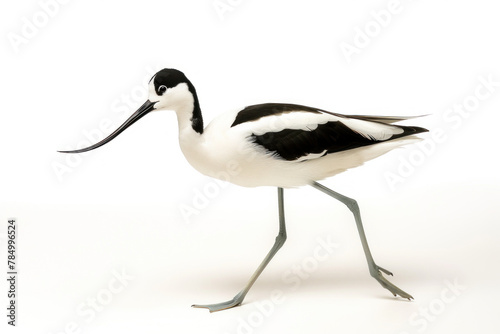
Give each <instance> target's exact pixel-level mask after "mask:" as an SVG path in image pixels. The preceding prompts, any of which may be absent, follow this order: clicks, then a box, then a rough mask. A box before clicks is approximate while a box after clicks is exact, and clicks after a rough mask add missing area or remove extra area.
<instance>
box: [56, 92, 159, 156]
mask: <svg viewBox="0 0 500 334" xmlns="http://www.w3.org/2000/svg"><path fill="white" fill-rule="evenodd" d="M155 104H156V102H151V101H149V100H147V101H146V102H145V103H144V104H143V105H142V106H141V107H140V108H139V109H138V110H137V111H136V112H135V113H133V114H132V116H130V117H129V118H128V119H127V120H126V121H125V122H124V123H123V124H122V125H120V127H119V128H118V129H116V130H115V131H114V132H113V133H112V134H110V135H109V136H107V137H106V138H104V139H103V140H101V141H100V142H98V143H96V144H94V145H91V146H89V147H85V148H81V149H78V150H73V151H57V152H60V153H82V152H87V151H90V150H93V149H95V148H98V147H100V146H102V145H104V144H107V143H109V142H110V141H111V140H113V139H114V138H115V137H116V136H118V135H119V134H120V133H122V132H123V131H124V130H125V129H126V128H128V127H129V126H131V125H132V124H134V123H135V122H137V121H138V120H139V119H141V118H142V117H143V116H144V115H146V114H147V113H149V112H150V111H152V110H153V109H154V106H155Z"/></svg>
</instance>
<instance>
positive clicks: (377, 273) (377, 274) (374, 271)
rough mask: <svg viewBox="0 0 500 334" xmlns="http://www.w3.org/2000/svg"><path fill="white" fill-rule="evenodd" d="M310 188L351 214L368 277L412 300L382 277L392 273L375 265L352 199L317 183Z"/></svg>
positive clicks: (358, 213)
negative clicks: (342, 204)
mask: <svg viewBox="0 0 500 334" xmlns="http://www.w3.org/2000/svg"><path fill="white" fill-rule="evenodd" d="M311 186H313V187H314V188H316V189H318V190H320V191H322V192H324V193H325V194H327V195H329V196H331V197H333V198H335V199H337V200H339V201H340V202H342V203H344V204H345V205H346V206H347V207H348V208H349V210H351V212H352V213H353V215H354V219H355V220H356V226H357V228H358V233H359V237H360V239H361V244H362V245H363V250H364V252H365V257H366V261H367V262H368V268H369V270H370V275H371V276H372V277H373V278H375V279H376V280H377V281H378V282H379V283H380V284H381V285H382V286H383V287H384V288H386V289H387V290H389V291H390V292H391V293H392V294H393V295H394V296H396V295H400V296H401V297H403V298H407V299H408V300H410V299H413V297H412V296H411V295H410V294H408V293H406V292H404V291H403V290H401V289H400V288H398V287H397V286H395V285H394V284H392V283H391V282H389V281H388V280H387V279H386V278H385V277H384V276H382V273H381V272H383V273H385V274H387V275H390V276H392V273H391V272H390V271H388V270H386V269H384V268H382V267H379V266H377V265H376V264H375V261H374V260H373V256H372V254H371V252H370V248H369V247H368V241H367V240H366V235H365V231H364V229H363V223H362V222H361V214H360V212H359V206H358V203H357V202H356V201H355V200H354V199H352V198H349V197H346V196H344V195H342V194H339V193H337V192H335V191H333V190H331V189H329V188H327V187H325V186H323V185H321V184H319V183H317V182H313V183H312V184H311Z"/></svg>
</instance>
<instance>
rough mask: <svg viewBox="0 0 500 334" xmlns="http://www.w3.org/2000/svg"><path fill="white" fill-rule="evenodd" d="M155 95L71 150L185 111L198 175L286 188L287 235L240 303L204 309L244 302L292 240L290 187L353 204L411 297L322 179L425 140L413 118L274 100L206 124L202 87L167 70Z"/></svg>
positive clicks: (182, 136)
mask: <svg viewBox="0 0 500 334" xmlns="http://www.w3.org/2000/svg"><path fill="white" fill-rule="evenodd" d="M149 90H150V93H149V96H150V99H149V100H148V101H147V102H146V103H144V104H143V106H141V107H140V108H139V110H137V111H136V112H135V113H134V114H133V115H132V116H131V117H130V118H129V119H128V120H127V121H125V123H124V124H123V125H121V126H120V127H119V128H118V129H117V130H115V131H114V132H113V133H112V134H110V135H109V136H108V137H107V138H105V139H103V140H102V141H100V142H99V143H96V144H94V145H92V146H90V147H87V148H83V149H79V150H75V151H63V152H66V153H80V152H85V151H88V150H92V149H94V148H97V147H99V146H102V145H104V144H106V143H107V142H109V141H111V140H112V139H113V138H115V137H116V136H117V135H119V134H120V133H121V132H122V131H123V130H125V129H126V128H127V127H128V126H130V125H131V124H133V123H134V122H136V121H137V120H138V119H140V118H141V117H143V116H144V115H146V114H147V113H149V112H150V111H152V110H158V109H169V110H174V111H175V112H176V114H177V120H178V125H179V144H180V147H181V150H182V152H183V154H184V156H185V157H186V159H187V160H188V161H189V163H190V164H191V165H192V166H193V167H194V168H196V169H197V170H198V171H200V172H201V173H203V174H205V175H208V176H210V177H214V178H218V179H222V180H224V181H229V182H231V183H234V184H237V185H241V186H246V187H255V186H275V187H278V200H279V209H280V211H279V213H280V233H279V234H278V237H277V239H276V243H275V245H274V246H273V248H272V249H271V251H270V253H269V254H268V256H266V258H265V259H264V261H263V263H262V264H261V266H260V267H259V268H258V269H257V271H256V273H255V274H254V275H253V276H252V278H251V280H250V282H249V283H248V284H247V286H246V287H245V288H244V289H243V290H242V291H241V292H240V293H239V294H238V295H236V296H235V298H234V299H233V300H231V301H228V302H225V303H219V304H213V305H199V307H207V308H209V309H210V311H217V310H221V309H225V308H229V307H233V306H236V305H239V304H240V303H241V302H242V301H243V298H244V297H245V295H246V293H247V292H248V290H249V289H250V287H251V286H252V285H253V283H254V282H255V280H256V279H257V277H258V276H259V274H260V273H261V272H262V270H263V269H264V267H265V266H266V265H267V263H268V262H269V261H270V260H271V258H272V257H273V256H274V254H275V253H276V252H277V251H278V249H279V248H280V247H281V245H282V244H283V243H284V241H285V239H286V231H285V224H284V209H283V188H290V187H298V186H304V185H310V186H313V187H315V188H316V189H318V190H320V191H322V192H324V193H326V194H328V195H330V196H332V197H334V198H336V199H338V200H340V201H341V202H343V203H344V204H346V205H347V206H348V207H349V209H350V210H351V211H352V212H353V213H354V215H355V219H356V223H357V227H358V230H359V233H360V237H361V241H362V244H363V249H364V251H365V255H366V257H367V261H368V265H369V269H370V273H371V274H372V276H373V277H375V278H376V279H377V280H378V281H379V283H380V284H382V285H383V286H384V287H385V288H387V289H389V290H390V291H391V292H392V293H393V294H394V295H396V294H399V295H401V296H403V297H405V298H408V299H410V298H411V296H410V295H409V294H407V293H405V292H404V291H402V290H400V289H399V288H397V287H396V286H394V285H392V284H391V283H390V282H388V281H387V280H386V279H385V278H384V277H383V276H382V275H381V273H380V272H381V271H382V272H384V273H386V274H390V272H388V271H387V270H385V269H383V268H381V267H379V266H377V265H376V264H375V262H374V261H373V258H372V256H371V253H370V251H369V248H368V244H367V241H366V237H365V235H364V231H363V228H362V224H361V218H360V215H359V209H358V208H357V204H356V202H355V201H354V200H352V199H350V198H348V197H345V196H343V195H340V194H338V193H335V192H333V191H332V190H330V189H328V188H326V187H324V186H322V185H320V184H318V183H317V182H316V181H319V180H323V179H325V178H327V177H331V176H333V175H335V174H338V173H340V172H343V171H345V170H347V169H349V168H353V167H357V166H360V165H362V164H363V163H364V162H366V161H368V160H371V159H373V158H376V157H378V156H380V155H382V154H384V153H386V152H389V151H390V150H392V149H394V148H396V147H399V146H402V145H405V144H410V143H413V142H415V141H418V140H420V139H419V138H418V137H416V136H415V135H416V134H418V133H422V132H425V131H427V130H426V129H423V128H420V127H415V126H400V125H394V124H392V123H394V122H398V121H402V120H405V119H408V118H411V117H387V116H346V115H341V114H337V113H332V112H328V111H325V110H321V109H317V108H311V107H307V106H301V105H295V104H284V103H266V104H258V105H253V106H248V107H245V108H244V109H242V110H239V111H235V112H228V113H224V114H221V115H220V116H218V117H216V118H215V119H214V120H213V121H212V122H211V123H210V124H209V125H208V126H207V127H204V125H203V124H204V123H203V117H202V114H201V108H200V103H199V100H198V96H197V94H196V90H195V88H194V86H193V84H192V83H191V82H190V81H189V80H188V79H187V78H186V77H185V76H184V74H183V73H182V72H180V71H178V70H174V69H164V70H161V71H160V72H158V73H157V74H156V75H155V76H154V77H153V78H152V79H151V81H150V83H149Z"/></svg>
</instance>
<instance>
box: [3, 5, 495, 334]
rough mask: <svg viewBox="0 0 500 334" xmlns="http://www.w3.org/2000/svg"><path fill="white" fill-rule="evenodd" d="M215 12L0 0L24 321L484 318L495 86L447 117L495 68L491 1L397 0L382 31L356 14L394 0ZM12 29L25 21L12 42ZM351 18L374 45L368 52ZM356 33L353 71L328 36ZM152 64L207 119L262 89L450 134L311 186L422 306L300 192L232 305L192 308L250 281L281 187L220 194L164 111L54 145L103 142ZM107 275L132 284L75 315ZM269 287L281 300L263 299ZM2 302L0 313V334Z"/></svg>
mask: <svg viewBox="0 0 500 334" xmlns="http://www.w3.org/2000/svg"><path fill="white" fill-rule="evenodd" d="M226 1H227V2H226ZM42 2H43V1H42ZM221 3H228V4H229V5H228V6H231V10H228V11H226V12H224V13H222V15H221V13H218V11H217V10H216V9H215V8H214V2H213V1H212V0H206V1H152V0H145V1H140V2H139V1H137V2H135V3H134V4H129V3H127V4H125V2H123V1H106V2H102V1H69V2H68V3H66V4H60V5H58V8H55V7H54V6H52V7H51V10H52V17H49V18H48V20H47V22H44V20H43V19H44V16H43V15H44V14H40V12H42V7H41V6H40V4H39V2H38V1H35V0H28V1H22V2H15V3H14V2H10V3H9V4H8V5H7V4H6V3H5V2H4V3H3V4H2V8H1V9H0V22H2V24H1V29H2V42H1V48H2V62H1V64H0V67H1V73H2V74H1V80H0V84H1V92H2V98H1V100H0V103H1V107H0V110H1V121H0V143H1V144H0V156H1V159H2V160H1V164H0V178H1V179H0V221H1V222H2V223H1V225H0V226H1V231H0V232H1V233H2V234H3V235H2V237H3V238H2V247H1V254H2V255H1V258H2V259H1V261H0V262H1V263H5V258H6V247H5V231H6V221H7V219H8V218H9V217H16V218H17V220H18V224H19V240H18V255H19V272H20V276H19V286H18V292H19V299H18V303H19V309H18V324H19V326H18V327H17V328H16V329H17V331H21V332H30V333H35V332H36V333H71V332H74V333H110V332H112V333H114V332H119V333H129V332H130V333H137V332H139V331H140V332H145V331H147V332H151V333H304V332H312V333H332V332H337V333H359V332H372V333H373V332H376V333H378V332H380V333H398V334H399V333H451V332H453V333H470V332H472V331H475V332H476V331H488V332H495V331H498V329H499V326H498V322H497V321H496V317H497V315H498V300H499V297H500V289H499V288H498V281H499V279H500V270H499V265H498V254H499V251H500V246H498V245H499V244H500V243H499V237H500V235H499V234H500V228H499V224H498V223H499V218H498V217H499V213H500V212H499V209H498V200H499V199H500V198H499V189H500V182H499V179H498V176H497V175H498V174H497V171H498V163H497V161H498V160H497V158H496V156H497V155H498V153H497V152H498V149H497V147H496V146H497V143H498V139H497V138H498V124H499V121H500V117H499V112H498V110H499V107H500V97H499V96H500V87H498V86H497V87H493V89H492V90H493V92H492V93H490V94H489V96H488V97H487V98H484V99H482V100H481V101H479V100H477V99H476V101H479V102H478V105H477V106H474V107H473V108H472V107H471V109H473V110H472V111H471V112H468V115H467V117H464V116H457V115H458V114H448V115H449V116H453V117H455V118H454V121H453V122H451V121H450V119H448V120H447V119H445V118H444V115H446V114H447V110H448V109H449V108H453V106H454V105H459V106H460V105H462V104H463V103H464V101H468V102H470V103H472V102H474V94H475V93H476V89H477V87H478V86H481V81H480V79H479V78H480V77H483V78H488V77H491V78H492V80H493V81H495V82H498V81H500V65H499V64H500V63H499V60H500V44H499V43H498V31H500V21H499V20H498V11H499V8H497V7H496V6H495V5H493V3H494V2H492V1H486V0H485V1H453V2H449V1H425V0H422V1H409V0H401V2H400V3H399V6H398V7H397V8H398V12H397V13H395V14H393V15H391V18H390V22H389V21H386V22H387V23H384V25H385V26H382V27H381V26H380V24H379V23H376V22H377V21H375V18H374V16H373V14H371V13H372V11H374V12H375V13H380V11H381V10H386V9H387V8H388V6H390V5H389V3H390V2H389V1H351V2H348V1H343V2H342V3H341V4H340V3H339V2H337V4H331V2H327V1H307V2H306V1H284V0H282V1H272V2H270V1H263V0H252V1H245V0H241V1H235V0H234V1H229V0H223V1H221ZM42 13H43V12H42ZM45 17H48V16H47V15H45ZM386 19H387V18H386ZM26 20H27V21H30V22H33V21H34V20H35V21H36V20H38V21H36V23H37V24H38V25H40V27H39V28H37V31H36V32H33V31H31V34H32V36H28V38H26V39H25V40H23V43H22V44H19V45H17V46H15V45H13V43H12V42H11V40H12V38H13V37H12V36H14V34H15V35H16V36H18V37H19V36H23V35H22V34H23V29H25V30H26V29H28V28H23V26H24V25H26V24H27V23H26ZM387 20H389V19H387ZM377 27H378V28H377ZM365 28H369V29H373V30H371V32H370V33H371V35H372V37H368V39H369V41H366V40H365V41H364V42H365V44H366V45H361V44H359V43H360V38H361V39H362V37H360V36H359V30H364V29H365ZM377 29H378V30H377ZM28 30H29V29H28ZM24 32H25V33H26V31H24ZM23 38H25V37H23ZM356 39H357V40H356ZM355 40H356V42H357V43H358V46H360V47H359V48H358V53H356V54H352V55H351V57H350V62H349V61H348V59H347V57H346V56H345V55H344V54H343V52H342V50H341V45H344V46H345V44H343V43H348V44H350V45H353V46H355V44H354V43H355ZM163 67H173V68H178V69H180V70H182V71H184V72H185V73H186V75H187V76H188V77H189V78H190V79H191V81H192V82H193V83H194V85H195V86H196V87H197V90H198V94H199V98H200V101H201V105H202V110H203V112H204V116H205V121H206V123H208V121H209V120H210V119H212V118H213V117H214V116H215V115H218V114H219V113H221V112H224V111H227V110H231V109H235V108H241V107H243V106H246V105H249V104H255V103H263V102H291V103H300V104H305V105H311V106H316V107H318V108H323V109H327V110H332V111H336V112H340V113H345V114H374V115H376V114H382V115H423V114H428V115H429V116H427V117H425V118H420V119H415V120H413V121H411V122H407V123H408V124H414V125H419V126H425V127H428V128H429V129H430V130H431V133H430V134H426V135H424V136H423V137H424V138H427V139H428V141H427V143H429V142H430V140H429V138H432V136H433V133H436V131H437V133H440V132H442V133H443V137H442V138H441V139H442V140H441V141H439V142H436V141H433V142H434V143H435V145H434V147H433V148H432V150H430V151H428V152H427V153H423V151H422V149H421V148H419V147H418V146H416V145H414V146H409V147H407V148H404V149H399V150H396V151H394V152H391V153H389V154H387V155H385V156H383V157H380V158H378V159H377V160H375V161H372V162H369V163H367V164H366V165H364V166H362V167H360V168H358V169H355V170H352V171H348V172H346V173H344V174H341V175H338V176H336V177H334V178H331V179H329V180H327V181H325V182H324V183H325V184H326V185H327V186H329V187H332V188H333V189H335V190H337V191H339V192H341V193H344V194H346V195H348V196H350V197H353V198H355V199H357V200H358V202H359V204H360V207H361V210H362V216H363V219H364V223H365V228H366V232H367V236H368V240H369V242H370V245H371V248H372V252H373V254H374V257H375V260H376V262H377V263H378V264H379V265H381V266H382V267H385V268H387V269H389V270H391V271H393V272H394V274H395V276H394V277H392V278H390V279H391V281H392V282H394V283H395V284H396V285H398V286H400V287H401V288H402V289H403V290H406V291H408V292H409V293H411V294H412V295H413V296H414V297H415V300H414V301H412V302H408V301H406V300H402V299H401V298H393V297H392V295H391V294H390V293H389V292H388V291H387V290H385V289H383V288H382V287H381V286H380V285H379V284H378V283H377V282H376V281H375V280H373V279H372V278H371V277H370V276H369V273H368V270H367V268H366V263H365V259H364V256H363V253H362V249H361V245H360V243H359V239H358V235H357V232H356V229H355V224H354V221H353V218H352V216H351V214H350V213H349V211H348V210H347V209H346V208H345V207H343V206H342V205H341V204H340V203H338V202H335V201H333V200H332V199H330V198H328V197H326V196H325V195H323V194H321V193H319V192H317V191H315V190H314V189H312V188H309V189H308V188H302V189H293V190H288V191H285V205H286V210H287V211H286V215H287V224H288V225H287V227H288V235H289V239H288V241H287V243H286V244H285V245H284V247H283V248H282V249H281V251H280V252H279V253H278V255H277V256H276V257H275V258H274V260H273V261H272V262H271V264H270V266H269V267H268V268H267V269H266V270H265V271H264V273H263V275H262V276H261V277H260V278H259V280H258V281H257V283H256V284H255V286H254V287H253V289H252V290H251V291H250V293H249V294H248V296H247V298H246V300H245V302H244V304H243V305H242V306H241V307H237V308H233V309H231V310H227V311H223V312H217V313H213V314H210V313H209V312H208V311H207V310H204V309H192V308H190V305H191V304H193V303H214V302H220V301H224V300H227V299H229V298H231V297H232V296H233V295H234V294H236V292H238V291H239V289H241V288H242V287H243V285H244V284H245V282H246V280H247V279H248V278H249V277H250V275H251V273H252V272H253V270H254V269H255V268H256V267H257V265H258V264H259V262H260V261H261V260H262V258H263V257H264V255H265V254H266V253H267V251H268V250H269V248H270V247H271V245H272V243H273V241H274V237H275V235H276V233H277V225H278V224H277V207H276V206H277V205H276V190H275V189H272V188H255V189H245V188H240V187H236V186H231V185H228V186H223V187H222V188H221V186H220V185H217V184H216V183H214V182H213V181H212V180H210V179H208V178H206V177H204V176H202V175H200V174H199V173H197V172H196V171H195V170H194V169H192V168H191V167H190V166H189V165H188V164H187V162H186V161H185V160H184V157H183V156H182V153H181V152H180V150H179V148H178V144H177V138H176V137H177V128H176V126H177V122H176V120H175V115H174V114H173V113H171V112H158V113H152V114H151V115H148V116H147V117H145V118H144V119H142V120H141V121H140V122H138V123H136V124H134V126H132V127H131V128H130V129H128V130H127V131H126V132H124V133H123V134H122V135H120V136H119V137H118V138H117V139H115V140H114V141H113V142H112V143H110V144H108V145H106V146H104V147H102V148H100V149H98V150H95V151H92V152H91V153H88V154H86V155H84V156H82V157H80V158H77V157H76V156H73V157H72V158H68V155H62V154H59V153H57V152H56V150H58V149H72V148H75V147H76V146H77V145H78V143H79V142H80V141H82V140H84V139H85V138H86V137H85V133H86V132H87V133H91V134H94V135H98V134H97V132H96V131H99V130H98V129H99V124H100V123H101V122H102V121H103V120H104V121H105V122H110V125H109V130H108V132H107V133H109V132H110V131H112V129H114V128H115V127H116V126H118V125H119V124H120V122H121V121H122V120H123V119H124V117H126V116H127V115H129V114H131V113H132V112H133V111H135V108H137V107H138V106H140V105H141V104H142V103H143V101H144V100H145V99H146V96H144V95H143V93H144V91H145V87H146V85H145V84H144V81H145V80H149V78H150V77H151V76H152V74H153V73H154V71H157V70H159V69H161V68H163ZM497 85H498V84H497ZM479 89H480V92H482V93H485V92H487V90H485V89H484V87H483V88H479ZM127 99H128V100H129V101H128V102H127ZM471 101H472V102H471ZM127 103H129V104H130V105H127ZM443 138H444V139H443ZM410 158H411V159H413V161H414V162H415V163H414V164H413V165H412V167H411V168H412V169H411V170H410V171H408V170H406V172H404V173H403V174H404V175H403V176H402V177H401V179H398V180H399V181H398V182H397V183H396V184H393V186H392V187H391V186H390V183H389V182H388V181H387V176H388V175H392V176H394V175H398V168H399V169H401V168H403V167H402V164H403V161H409V159H410ZM67 159H73V160H69V161H68V160H67ZM78 159H80V160H78ZM70 165H72V166H73V167H71V166H70ZM55 166H59V167H60V166H66V168H67V169H64V173H62V174H61V172H59V174H57V173H56V172H55V169H54V167H55ZM406 168H407V169H408V166H406ZM390 173H392V174H390ZM206 189H211V190H212V191H213V192H212V193H211V199H209V200H208V203H206V206H205V207H204V208H203V209H201V210H199V214H194V215H192V216H190V217H189V218H188V219H186V217H183V216H182V214H181V211H180V208H182V207H184V208H185V207H187V206H192V205H193V200H194V199H195V194H196V193H197V192H198V191H202V192H203V191H204V190H206ZM214 192H217V193H216V194H215V193H214ZM318 238H320V239H322V240H328V238H330V239H331V240H333V241H335V243H336V244H337V246H338V247H337V248H336V249H335V251H334V252H332V253H331V254H329V256H328V257H327V258H326V259H324V258H322V259H317V258H314V256H313V255H314V253H315V250H317V248H318V247H319V245H320V243H319V242H318ZM294 266H295V268H296V267H297V266H299V267H301V268H304V266H306V267H305V268H306V269H307V276H306V275H303V276H302V277H303V278H301V279H300V280H299V283H300V284H299V286H298V287H297V288H296V289H294V287H295V285H293V284H291V283H290V281H289V280H287V279H286V277H290V276H287V275H290V270H291V269H292V268H294ZM2 268H4V265H2ZM121 271H124V272H125V273H126V274H127V275H129V276H130V277H133V279H130V280H129V281H128V282H127V285H126V286H125V287H123V289H122V290H121V291H120V292H118V293H116V294H113V295H111V300H109V299H106V300H105V301H106V303H107V304H106V305H100V306H102V310H101V311H100V312H96V313H95V318H94V319H92V320H90V316H89V315H88V313H86V314H87V315H82V314H81V312H78V311H77V309H78V308H79V307H82V303H83V307H84V309H85V310H87V311H88V310H89V308H88V307H87V308H85V307H86V306H85V303H86V302H87V301H88V300H89V299H92V298H101V300H104V299H103V298H104V296H109V292H106V289H109V288H108V284H109V283H110V282H113V275H114V274H113V273H114V272H121ZM284 275H285V278H284ZM297 277H298V276H295V278H297ZM446 282H451V283H453V282H455V283H457V284H459V285H460V286H461V287H462V288H463V289H461V290H456V291H455V292H453V290H449V287H448V285H449V284H448V283H446ZM5 283H6V282H5V280H3V279H2V284H0V288H1V293H0V296H2V297H1V300H2V301H1V302H0V304H1V305H6V303H7V298H6V291H7V286H6V284H5ZM116 286H118V285H116ZM273 290H279V291H280V292H281V293H282V294H283V297H282V298H281V299H280V303H278V304H273V305H272V306H269V299H270V297H271V295H272V293H273ZM266 300H267V302H266ZM262 305H267V308H265V309H264V310H263V309H262ZM1 308H2V309H3V310H4V311H2V315H1V317H0V318H1V319H3V320H2V325H1V326H2V328H6V327H10V326H7V325H6V317H5V315H3V313H5V312H6V311H5V308H4V306H2V307H1ZM71 326H74V330H73V331H72V330H71ZM2 331H3V330H2Z"/></svg>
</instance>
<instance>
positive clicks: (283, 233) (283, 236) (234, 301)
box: [193, 188, 286, 312]
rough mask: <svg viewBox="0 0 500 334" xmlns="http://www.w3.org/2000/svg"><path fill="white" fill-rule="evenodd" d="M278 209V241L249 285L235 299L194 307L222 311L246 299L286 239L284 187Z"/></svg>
mask: <svg viewBox="0 0 500 334" xmlns="http://www.w3.org/2000/svg"><path fill="white" fill-rule="evenodd" d="M278 211H279V223H280V230H279V233H278V236H277V237H276V241H275V242H274V245H273V247H272V248H271V250H270V251H269V253H268V254H267V255H266V257H265V258H264V260H263V261H262V263H261V264H260V265H259V267H258V268H257V270H256V271H255V272H254V273H253V275H252V277H250V280H249V281H248V283H247V285H245V287H244V288H243V290H241V291H240V292H239V293H238V294H237V295H236V296H234V298H233V299H231V300H228V301H227V302H223V303H218V304H209V305H193V307H200V308H208V309H209V311H210V312H215V311H222V310H225V309H228V308H231V307H235V306H238V305H240V304H241V303H242V302H243V299H245V296H246V294H247V293H248V291H249V290H250V288H251V287H252V285H253V284H254V283H255V281H256V280H257V278H258V277H259V275H260V274H261V273H262V271H263V270H264V268H265V267H266V266H267V264H268V263H269V262H270V261H271V259H272V258H273V256H274V255H275V254H276V253H277V252H278V250H279V249H280V248H281V246H283V244H284V243H285V241H286V228H285V210H284V204H283V188H278Z"/></svg>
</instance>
